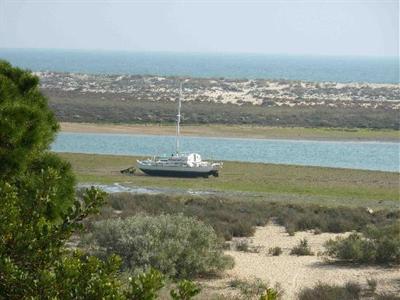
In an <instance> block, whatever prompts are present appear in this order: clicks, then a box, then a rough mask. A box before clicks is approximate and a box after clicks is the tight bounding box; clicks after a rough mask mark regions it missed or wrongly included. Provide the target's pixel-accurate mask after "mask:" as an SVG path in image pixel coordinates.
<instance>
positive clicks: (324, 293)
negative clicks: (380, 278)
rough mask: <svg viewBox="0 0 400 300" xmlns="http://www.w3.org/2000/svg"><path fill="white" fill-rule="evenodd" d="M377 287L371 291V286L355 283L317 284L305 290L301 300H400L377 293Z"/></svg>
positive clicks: (301, 294)
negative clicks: (340, 284)
mask: <svg viewBox="0 0 400 300" xmlns="http://www.w3.org/2000/svg"><path fill="white" fill-rule="evenodd" d="M375 289H376V286H375V288H374V289H371V286H370V285H367V287H366V288H365V287H363V286H362V285H360V284H358V283H354V282H348V283H346V284H345V285H343V286H339V285H329V284H325V283H321V282H319V283H317V284H316V285H315V286H314V287H310V288H305V289H303V290H302V291H301V292H300V294H299V297H298V299H299V300H321V299H324V300H337V299H340V300H359V299H375V300H399V299H400V297H399V296H397V295H395V294H391V293H376V290H375Z"/></svg>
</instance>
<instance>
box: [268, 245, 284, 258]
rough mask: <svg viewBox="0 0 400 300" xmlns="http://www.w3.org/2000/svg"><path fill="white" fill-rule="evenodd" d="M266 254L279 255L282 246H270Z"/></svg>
mask: <svg viewBox="0 0 400 300" xmlns="http://www.w3.org/2000/svg"><path fill="white" fill-rule="evenodd" d="M268 254H270V255H272V256H279V255H281V254H282V248H281V247H272V248H269V249H268Z"/></svg>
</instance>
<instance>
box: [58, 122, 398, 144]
mask: <svg viewBox="0 0 400 300" xmlns="http://www.w3.org/2000/svg"><path fill="white" fill-rule="evenodd" d="M60 125H61V131H63V132H76V133H114V134H146V135H147V134H150V135H175V126H174V125H155V124H151V125H141V124H118V125H117V124H94V123H68V122H64V123H60ZM181 134H182V135H185V136H208V137H229V138H255V139H297V140H350V141H396V142H398V141H399V140H400V135H399V132H398V131H394V130H382V131H370V130H365V129H354V130H341V129H329V128H328V129H324V128H300V127H290V128H289V127H266V126H246V125H232V126H229V125H184V126H182V128H181Z"/></svg>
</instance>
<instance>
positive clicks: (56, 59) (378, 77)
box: [0, 48, 399, 83]
mask: <svg viewBox="0 0 400 300" xmlns="http://www.w3.org/2000/svg"><path fill="white" fill-rule="evenodd" d="M0 59H6V60H8V61H10V62H11V63H12V64H14V65H16V66H19V67H21V68H26V69H30V70H32V71H57V72H75V73H90V74H131V75H160V76H188V77H223V78H232V79H240V78H247V79H287V80H303V81H317V82H324V81H331V82H343V83H344V82H369V83H398V82H399V58H396V57H389V58H384V57H354V56H352V57H350V56H348V57H346V56H341V57H339V56H338V57H335V56H305V55H303V56H293V55H267V54H229V53H220V54H216V53H214V54H210V53H173V52H126V51H94V50H93V51H89V50H42V49H1V48H0Z"/></svg>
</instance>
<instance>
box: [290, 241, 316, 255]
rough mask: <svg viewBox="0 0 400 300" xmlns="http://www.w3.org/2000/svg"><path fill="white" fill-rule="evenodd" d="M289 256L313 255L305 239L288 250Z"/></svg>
mask: <svg viewBox="0 0 400 300" xmlns="http://www.w3.org/2000/svg"><path fill="white" fill-rule="evenodd" d="M290 255H297V256H305V255H314V253H313V252H312V251H311V248H310V246H309V245H308V241H307V239H302V240H300V242H299V244H298V245H297V246H294V247H293V248H292V250H290Z"/></svg>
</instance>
